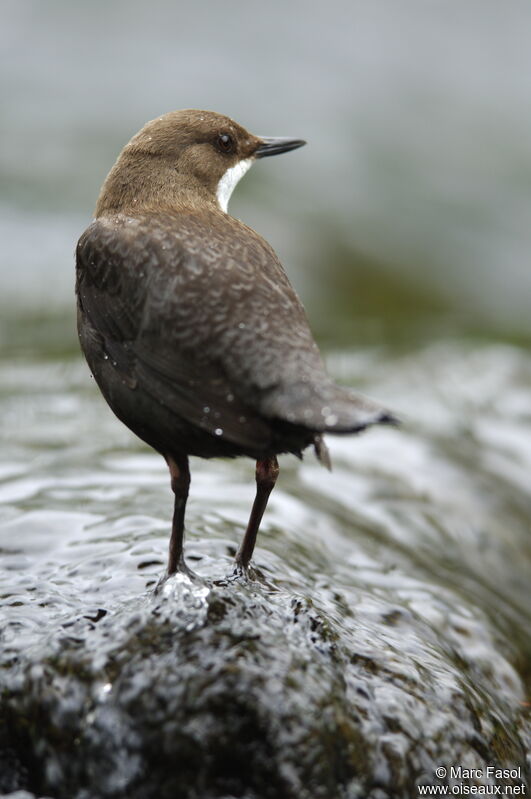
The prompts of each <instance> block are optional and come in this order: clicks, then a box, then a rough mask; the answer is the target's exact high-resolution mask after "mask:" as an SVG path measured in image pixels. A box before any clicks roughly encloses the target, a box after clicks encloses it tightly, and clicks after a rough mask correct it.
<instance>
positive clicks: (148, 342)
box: [77, 209, 386, 457]
mask: <svg viewBox="0 0 531 799" xmlns="http://www.w3.org/2000/svg"><path fill="white" fill-rule="evenodd" d="M77 293H78V305H79V329H80V337H81V342H82V346H83V349H84V351H85V354H86V356H87V359H88V361H89V364H90V365H91V368H92V370H93V372H94V375H95V377H96V379H97V380H98V383H99V385H100V388H101V389H102V391H103V393H104V395H105V396H106V398H107V400H108V401H109V403H110V404H111V407H113V410H114V411H115V413H117V415H118V416H119V417H120V418H121V419H122V420H123V421H124V422H125V423H126V424H127V425H128V426H129V427H131V428H132V429H133V430H134V432H136V433H137V434H138V435H140V436H141V437H142V438H144V439H145V440H146V441H148V443H150V444H151V445H152V446H155V447H156V448H157V449H159V450H160V451H164V448H166V449H167V450H169V449H170V448H172V447H173V448H175V447H181V448H182V450H183V451H184V452H186V454H197V455H202V456H204V457H210V456H213V455H239V454H247V455H250V456H252V457H263V456H266V455H270V454H276V453H278V452H283V451H293V452H300V451H301V450H302V449H304V447H306V446H308V444H310V443H312V441H313V440H314V439H315V437H316V435H319V434H320V433H322V432H325V431H332V432H352V431H357V430H360V429H363V428H364V427H366V426H367V425H369V424H372V423H375V422H381V421H386V418H385V412H384V411H382V409H380V408H379V407H377V406H375V405H374V404H373V403H371V402H369V401H367V400H363V399H361V398H359V397H357V396H356V395H354V394H352V393H351V392H348V391H347V390H346V389H344V388H341V387H339V386H337V385H335V384H334V383H333V382H332V381H331V380H330V378H329V376H328V375H327V373H326V371H325V368H324V365H323V361H322V359H321V356H320V354H319V351H318V348H317V346H316V344H315V342H314V340H313V337H312V334H311V332H310V329H309V326H308V322H307V319H306V314H305V312H304V309H303V307H302V305H301V303H300V301H299V299H298V297H297V295H296V293H295V291H294V290H293V288H292V286H291V285H290V283H289V280H288V278H287V276H286V274H285V272H284V270H283V268H282V266H281V264H280V263H279V261H278V259H277V257H276V255H275V253H274V252H273V250H272V249H271V247H270V246H269V245H268V244H267V243H266V242H265V241H264V240H263V239H262V238H261V237H260V236H258V234H256V233H255V232H254V231H252V230H251V229H250V228H248V227H247V226H245V225H244V224H243V223H241V222H239V221H238V220H236V219H234V218H233V217H230V216H228V215H227V214H224V213H222V212H221V211H219V212H217V211H215V210H210V209H207V210H205V211H204V212H202V213H183V212H181V213H175V212H172V211H167V212H162V211H158V212H157V213H146V214H139V215H137V216H131V215H129V216H125V215H121V214H118V215H115V216H109V217H103V218H100V219H98V220H96V221H95V222H94V223H93V224H92V225H91V226H90V227H89V228H88V229H87V230H86V231H85V233H84V234H83V236H82V237H81V239H80V241H79V245H78V251H77Z"/></svg>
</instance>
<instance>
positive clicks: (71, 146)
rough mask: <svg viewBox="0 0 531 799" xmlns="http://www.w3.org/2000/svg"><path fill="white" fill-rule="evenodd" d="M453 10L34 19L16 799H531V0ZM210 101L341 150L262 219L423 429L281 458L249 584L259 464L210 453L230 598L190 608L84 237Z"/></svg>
mask: <svg viewBox="0 0 531 799" xmlns="http://www.w3.org/2000/svg"><path fill="white" fill-rule="evenodd" d="M451 6H452V4H445V3H426V2H418V0H415V1H414V2H410V0H408V2H399V0H382V1H381V2H379V3H371V2H364V1H363V0H360V2H355V3H352V2H351V0H329V2H327V3H326V4H322V5H320V6H317V5H315V6H314V7H312V11H311V13H308V4H307V3H304V2H303V1H302V0H293V2H290V3H285V2H284V3H282V2H281V1H280V0H270V2H269V3H268V5H267V13H264V11H263V9H262V11H261V12H260V13H258V12H257V11H256V9H255V8H254V6H253V4H252V3H245V2H243V1H242V0H227V2H225V3H223V4H212V3H210V4H201V3H192V2H187V0H182V2H179V3H175V2H174V0H152V2H151V3H149V4H146V3H145V2H142V0H115V2H113V3H110V4H109V3H92V4H82V3H78V4H75V3H71V2H68V0H49V2H48V3H46V4H44V3H39V2H38V0H5V2H4V4H3V12H4V13H3V16H2V26H1V29H0V58H1V59H2V69H1V70H0V79H1V81H2V101H3V107H2V108H3V113H2V131H1V132H2V147H0V172H1V179H0V239H1V241H2V261H1V264H0V348H1V357H0V441H1V448H0V796H10V797H11V799H15V797H16V799H34V797H42V796H48V797H53V799H103V797H110V798H111V799H126V798H127V799H151V797H154V798H155V797H156V799H161V798H162V799H164V798H165V797H168V799H170V798H171V799H210V797H212V799H214V797H217V798H218V799H234V797H242V798H243V799H385V798H386V797H389V799H394V797H404V799H410V798H411V797H416V796H417V795H418V791H417V786H418V785H433V786H436V787H437V786H439V787H441V786H442V787H448V788H450V787H452V785H453V786H454V787H455V785H456V784H458V783H459V782H463V781H464V782H465V783H466V787H467V788H484V789H485V790H486V789H487V788H492V789H494V788H499V789H500V790H502V791H503V790H505V788H506V787H507V786H508V785H509V784H512V786H513V787H514V788H515V794H516V788H517V787H518V786H520V785H523V784H525V782H526V777H527V775H526V772H525V768H526V757H528V752H529V707H530V706H529V701H530V700H529V683H530V668H529V664H530V649H531V643H530V639H531V636H530V632H531V619H530V615H531V614H530V602H529V598H530V589H529V586H530V584H531V579H530V578H531V544H530V540H531V539H530V536H529V531H530V526H531V525H530V520H531V491H530V488H531V476H530V475H531V410H530V409H531V359H530V355H529V348H528V347H527V348H526V347H525V346H524V345H525V344H526V342H527V344H529V339H530V331H531V324H530V322H531V315H530V314H529V293H530V291H529V289H530V285H531V283H530V275H531V272H530V270H529V264H528V261H529V251H530V247H531V242H530V230H531V228H530V226H529V208H530V197H531V193H530V191H529V179H528V175H529V161H530V157H531V154H530V142H531V111H530V109H531V104H530V103H529V81H528V75H529V66H530V65H529V63H528V62H529V60H530V54H531V47H530V46H529V42H528V41H527V40H528V38H529V36H528V31H529V30H530V29H531V26H530V22H531V20H530V8H531V7H530V6H529V4H528V3H525V2H523V0H516V1H515V2H514V3H513V4H511V13H510V14H509V13H507V10H506V8H505V6H503V5H501V4H495V3H489V2H486V0H470V2H468V3H462V4H453V7H451ZM183 107H199V108H212V109H214V110H218V111H221V112H223V113H228V114H229V115H231V116H233V117H234V118H235V119H237V120H238V121H240V122H241V123H242V124H244V125H246V126H248V127H249V129H251V130H253V131H255V132H262V133H264V134H265V135H273V136H275V135H279V136H282V135H293V136H297V137H299V136H302V137H303V138H305V139H307V140H308V143H309V146H308V147H305V148H303V149H301V150H300V151H297V152H296V153H293V154H291V155H289V156H285V157H284V156H282V158H279V159H266V160H267V162H271V163H267V165H266V164H265V163H260V164H258V165H257V166H256V167H255V168H253V170H251V173H250V175H249V176H248V177H246V178H245V180H244V181H242V184H241V186H239V187H238V190H237V192H236V193H235V197H234V200H233V201H232V202H233V205H232V206H231V212H233V213H234V214H235V215H236V216H241V218H242V219H243V220H244V221H245V222H246V223H248V224H250V225H251V226H252V227H254V228H255V229H256V230H258V231H259V232H260V233H261V234H263V235H264V236H265V237H266V238H267V239H268V240H269V241H270V242H271V244H272V245H273V246H274V248H275V249H276V250H277V252H278V254H279V256H280V258H281V260H282V262H283V263H285V264H286V267H287V271H288V274H289V275H290V278H291V279H292V281H293V283H294V285H295V287H296V288H297V290H298V291H299V293H300V295H301V297H302V299H303V301H304V303H305V304H306V306H307V308H308V311H309V317H310V319H311V323H312V328H313V330H314V331H315V333H316V335H317V338H318V340H319V342H320V344H321V345H323V347H324V348H325V349H326V348H328V351H327V356H328V363H329V367H330V370H331V372H332V373H333V374H334V375H335V376H336V377H337V379H338V380H340V381H342V382H344V383H346V384H349V385H352V386H354V387H356V388H358V389H359V390H361V391H363V392H364V393H366V394H368V395H370V396H372V397H374V398H375V399H377V400H379V401H380V402H382V403H384V404H386V405H387V406H389V408H391V409H392V410H393V411H395V412H396V413H397V414H398V415H399V416H401V418H402V420H403V424H402V426H401V428H400V429H396V430H395V429H378V430H372V431H369V432H368V433H366V434H364V435H362V436H359V437H345V438H333V437H331V436H329V437H328V443H329V446H330V449H331V454H332V459H333V466H334V468H333V471H332V472H331V473H328V472H327V471H326V470H324V469H322V468H321V467H319V465H318V464H317V463H316V461H315V459H314V457H313V455H312V454H311V453H307V454H306V456H305V458H304V461H303V462H302V463H300V462H299V461H297V460H296V459H295V458H291V457H284V458H282V459H281V464H280V466H281V473H280V478H279V481H278V483H277V486H276V488H275V490H274V492H273V494H272V497H271V500H270V503H269V506H268V509H267V512H266V515H265V517H264V520H263V523H262V527H261V531H260V535H259V540H258V546H257V548H256V555H255V571H254V572H253V573H252V575H251V576H250V578H249V579H248V580H247V579H243V578H234V576H233V558H234V554H235V551H236V549H237V547H238V544H239V542H240V541H241V538H242V535H243V530H244V529H245V525H246V522H247V517H248V514H249V511H250V507H251V504H252V500H253V494H254V465H253V464H252V462H251V461H245V460H236V461H221V460H214V461H209V462H206V461H200V460H193V461H192V464H191V467H192V486H191V495H190V500H189V503H188V509H187V519H186V521H187V540H186V557H187V560H188V563H189V565H190V566H191V567H192V569H193V570H194V571H195V573H196V574H197V575H198V577H197V578H196V579H195V580H194V581H193V582H192V581H187V580H186V579H184V578H181V577H176V578H173V579H171V580H169V581H167V582H166V583H165V584H164V586H162V587H161V588H160V590H158V591H157V590H156V587H157V585H158V583H159V580H160V577H161V575H162V574H163V572H164V566H165V561H166V555H167V547H168V538H169V528H170V518H171V514H172V496H171V491H170V487H169V479H168V475H167V473H166V467H165V464H164V463H163V461H162V459H161V458H160V457H159V456H157V455H156V454H154V453H153V452H151V451H150V450H148V449H147V448H145V447H144V446H143V445H142V444H141V443H140V442H139V441H137V440H136V439H135V438H134V437H133V436H132V435H131V434H130V433H129V432H128V431H127V430H126V429H125V428H124V427H123V426H122V425H120V423H119V422H118V421H117V420H116V419H114V417H113V416H112V414H111V412H110V411H109V410H108V408H107V407H106V405H105V403H104V401H103V400H102V398H101V397H100V395H99V392H98V391H97V388H96V386H95V385H94V382H93V381H92V380H91V378H90V375H89V373H88V369H87V367H86V365H85V364H84V362H83V361H82V358H81V355H80V353H79V350H78V348H77V342H76V338H75V332H74V320H73V304H74V303H73V271H74V270H73V249H74V246H75V241H76V239H77V237H78V236H79V234H80V233H81V231H82V230H83V229H84V228H85V227H86V225H87V223H88V221H89V217H90V213H91V209H92V208H93V205H94V201H95V198H96V195H97V191H98V189H99V186H100V185H101V182H102V181H103V179H104V177H105V174H106V172H107V170H108V169H109V168H110V166H111V165H112V163H113V160H114V158H115V157H116V155H117V153H118V151H119V149H120V148H121V147H122V146H123V144H124V143H125V142H126V140H127V139H128V138H129V136H131V135H132V134H133V133H134V132H135V131H136V130H137V129H138V128H139V127H140V126H141V125H142V124H143V123H144V122H145V121H146V120H148V119H150V118H153V117H155V116H157V115H159V114H160V113H162V112H165V111H168V110H171V109H174V108H183ZM489 766H492V767H500V768H506V769H509V770H511V769H513V770H515V771H514V773H512V772H511V774H510V775H508V776H503V775H502V776H499V775H498V776H496V775H495V774H490V773H488V772H487V768H488V767H489ZM441 767H442V768H443V769H446V772H445V774H442V772H440V773H439V775H438V774H437V772H436V769H437V768H441ZM459 767H461V768H462V769H467V768H468V769H476V770H478V773H479V776H478V774H476V776H470V777H462V778H458V777H453V776H452V771H451V769H452V768H459ZM441 775H442V776H441ZM493 792H494V791H493V790H492V791H491V793H493ZM522 794H523V791H520V795H522Z"/></svg>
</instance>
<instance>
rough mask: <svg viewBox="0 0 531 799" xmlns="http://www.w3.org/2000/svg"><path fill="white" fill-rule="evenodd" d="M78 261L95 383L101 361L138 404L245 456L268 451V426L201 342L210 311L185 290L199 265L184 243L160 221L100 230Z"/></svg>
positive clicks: (93, 230) (89, 233) (86, 241)
mask: <svg viewBox="0 0 531 799" xmlns="http://www.w3.org/2000/svg"><path fill="white" fill-rule="evenodd" d="M76 256H77V258H76V263H77V282H76V292H77V295H78V305H79V317H80V322H79V326H80V336H81V341H82V346H83V349H84V351H85V355H86V357H87V360H88V362H89V365H90V366H91V368H92V370H93V372H94V373H95V375H97V373H98V371H99V370H98V360H100V361H101V359H103V360H104V361H105V362H106V363H105V365H106V366H107V367H108V366H109V365H110V366H111V367H112V369H113V372H114V373H115V375H116V378H117V381H118V382H120V383H122V384H123V383H125V385H126V386H128V387H129V390H130V392H131V394H132V400H131V401H132V402H134V395H135V392H136V393H138V392H139V390H140V389H141V391H142V392H143V393H146V394H148V395H150V396H151V397H152V399H153V401H154V402H155V403H156V404H158V405H159V406H162V407H163V408H165V409H168V410H170V411H171V412H173V413H174V414H175V415H176V416H177V417H179V418H181V419H183V420H184V421H185V422H187V423H189V424H191V425H195V426H197V427H198V428H200V429H202V430H204V431H206V432H208V433H210V434H212V435H214V436H216V435H217V434H218V433H219V431H220V430H221V431H222V434H220V435H222V436H223V438H224V439H226V440H228V441H232V442H234V443H235V444H236V445H238V446H240V447H242V448H243V449H250V450H261V449H267V447H268V446H269V445H270V442H271V429H270V426H269V424H267V422H266V421H265V420H261V419H260V418H259V417H258V416H257V414H256V412H255V411H253V410H252V408H250V407H249V406H248V405H247V404H246V403H245V401H243V400H242V398H241V397H240V396H239V394H238V393H237V392H236V391H235V390H234V388H233V385H232V381H231V380H230V378H229V377H228V376H227V374H226V372H225V370H224V369H223V365H222V363H220V361H219V358H218V357H216V356H214V357H212V355H211V354H210V353H209V348H208V340H207V339H208V337H207V336H206V335H205V331H204V330H203V331H202V334H201V329H202V324H201V322H202V323H204V322H206V316H205V303H204V301H203V299H202V297H201V292H199V291H198V290H197V289H198V287H197V286H196V287H195V288H194V286H193V285H192V284H190V285H188V288H186V286H187V284H188V281H187V280H186V274H190V275H193V274H194V272H195V271H196V269H197V268H196V266H195V260H194V259H195V256H191V255H190V254H189V253H187V251H186V249H185V248H184V247H183V246H182V244H181V242H180V240H179V239H178V238H175V236H172V235H171V232H170V231H169V230H168V229H166V228H165V226H164V225H163V226H160V225H157V224H156V222H154V223H151V222H150V224H149V225H147V224H145V223H144V224H140V223H138V222H137V221H135V220H131V221H130V222H126V221H125V220H120V219H118V220H115V221H114V222H107V221H106V222H99V221H96V222H94V223H93V224H92V225H91V226H90V227H89V228H88V229H87V230H86V231H85V233H84V234H83V236H82V237H81V238H80V240H79V243H78V247H77V253H76ZM185 264H186V266H185ZM194 319H195V322H194ZM107 382H110V381H107ZM100 387H101V388H102V391H103V393H104V394H105V396H106V397H107V399H108V401H109V402H110V404H111V406H113V409H114V410H115V412H116V413H117V414H118V415H119V416H120V418H123V417H124V416H127V415H128V414H127V413H125V412H124V411H123V410H122V409H121V408H120V407H115V406H114V403H113V399H114V396H113V394H117V392H113V389H112V385H110V386H109V385H107V386H106V385H101V383H100ZM124 421H126V419H124ZM126 423H127V422H126ZM129 426H131V427H133V429H134V426H133V425H132V424H129ZM216 431H218V432H216ZM135 432H137V431H136V430H135ZM139 434H140V433H139Z"/></svg>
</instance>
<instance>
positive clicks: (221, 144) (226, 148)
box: [216, 133, 234, 153]
mask: <svg viewBox="0 0 531 799" xmlns="http://www.w3.org/2000/svg"><path fill="white" fill-rule="evenodd" d="M216 145H217V148H218V150H220V151H221V152H222V153H232V152H233V150H234V139H233V138H232V136H230V135H229V134H228V133H220V134H219V136H218V137H217V139H216Z"/></svg>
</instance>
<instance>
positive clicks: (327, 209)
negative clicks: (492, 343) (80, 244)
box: [0, 0, 531, 351]
mask: <svg viewBox="0 0 531 799" xmlns="http://www.w3.org/2000/svg"><path fill="white" fill-rule="evenodd" d="M510 9H511V10H510V13H508V7H507V6H506V5H504V4H499V3H491V2H485V0H471V1H470V2H466V3H448V2H433V1H432V2H426V0H422V1H420V0H408V2H403V1H402V0H377V2H373V1H372V0H364V2H359V0H348V1H347V0H330V2H328V3H326V4H308V3H306V2H302V0H291V1H290V2H289V3H285V2H280V0H270V2H268V3H267V4H263V3H258V2H254V1H253V0H246V2H244V1H243V0H225V2H223V3H213V2H190V0H185V2H175V1H174V0H155V1H154V2H151V3H145V2H139V0H114V1H113V2H104V1H103V0H95V1H94V2H91V3H81V2H78V3H72V2H69V0H48V1H47V2H45V3H43V2H39V1H38V0H4V2H3V3H2V9H1V15H2V21H1V25H0V41H1V52H2V66H1V73H0V79H1V82H2V114H1V121H0V127H1V152H0V159H1V160H0V172H1V181H0V226H1V227H0V240H1V241H2V261H1V268H0V311H1V319H2V324H1V328H0V334H1V336H2V343H3V345H4V347H5V346H7V347H8V349H10V350H11V351H13V348H15V349H18V350H20V349H22V350H27V349H32V348H35V349H37V350H38V349H39V348H44V349H45V350H49V349H50V348H52V349H53V350H54V351H57V350H58V349H59V350H70V349H74V348H76V347H77V342H76V338H75V331H74V311H73V309H74V298H73V284H74V266H73V252H74V247H75V242H76V240H77V238H78V236H79V234H80V233H81V231H82V230H83V229H84V227H85V226H86V224H87V223H88V222H89V220H90V217H91V214H92V211H93V207H94V203H95V200H96V196H97V193H98V190H99V187H100V185H101V183H102V181H103V179H104V177H105V175H106V173H107V171H108V170H109V168H110V166H111V165H112V163H113V161H114V159H115V157H116V155H117V153H118V152H119V150H120V149H121V147H122V146H123V145H124V144H125V142H126V141H127V140H128V139H129V138H130V136H131V135H132V134H133V133H135V132H136V131H137V130H138V129H139V128H140V127H141V126H142V125H143V124H144V122H146V121H147V120H148V119H151V118H153V117H155V116H157V115H159V114H161V113H163V112H166V111H169V110H171V109H176V108H181V107H199V108H206V109H212V110H217V111H220V112H223V113H226V114H228V115H229V116H232V117H233V118H234V119H236V120H237V121H239V122H241V123H242V124H244V125H245V126H247V127H248V128H249V129H250V130H251V131H253V132H255V133H259V134H263V135H280V136H283V135H295V136H301V137H304V138H306V139H307V140H308V142H309V146H308V147H306V148H304V149H303V150H301V151H299V152H297V153H294V154H291V155H289V156H284V157H282V158H279V159H272V160H270V161H268V162H267V163H266V162H264V163H261V164H259V165H257V166H256V167H255V169H254V170H252V172H251V173H250V175H249V176H248V177H246V179H245V180H244V181H243V182H242V184H241V185H240V186H239V187H238V190H237V191H236V193H235V195H234V197H233V200H232V204H231V211H232V213H233V214H235V215H236V216H239V217H241V218H243V219H244V220H245V221H246V222H247V223H248V224H250V225H251V226H253V227H255V228H256V229H257V230H258V231H259V232H260V233H261V234H263V235H264V236H265V238H267V239H268V240H269V241H270V242H271V243H272V244H273V246H274V247H275V249H276V250H277V252H278V254H279V256H280V258H281V260H282V261H283V262H284V264H285V266H286V268H287V270H288V273H289V274H290V276H291V279H292V281H293V282H294V284H295V285H296V287H297V289H298V291H299V293H300V294H301V296H302V298H303V301H304V302H305V304H306V305H307V308H308V311H309V314H310V318H311V321H312V327H313V329H314V331H315V333H316V335H317V337H318V339H319V340H320V342H321V343H322V344H324V345H328V346H333V347H336V346H339V347H343V346H354V347H355V346H357V345H358V344H359V345H361V346H364V345H366V344H378V345H385V346H394V345H397V344H398V345H403V344H405V345H408V344H410V343H413V342H415V343H420V342H421V341H424V340H430V339H432V338H441V337H443V338H444V337H447V336H455V335H473V336H481V337H487V338H497V339H506V340H507V339H511V340H518V341H525V342H526V341H528V340H529V338H530V336H531V314H530V313H529V299H530V297H531V270H530V269H529V267H528V260H529V251H530V249H531V225H530V223H529V220H530V218H531V166H530V165H531V102H530V99H531V97H530V95H531V86H530V81H529V66H530V62H531V48H530V47H529V44H530V39H531V34H530V31H531V5H529V4H528V3H525V2H512V3H511V4H510Z"/></svg>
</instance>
